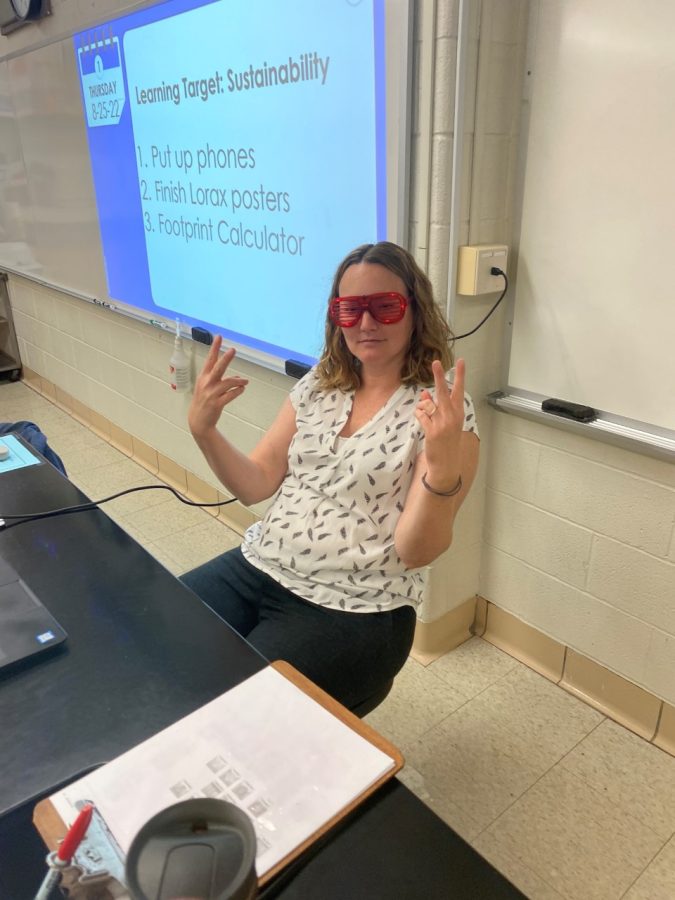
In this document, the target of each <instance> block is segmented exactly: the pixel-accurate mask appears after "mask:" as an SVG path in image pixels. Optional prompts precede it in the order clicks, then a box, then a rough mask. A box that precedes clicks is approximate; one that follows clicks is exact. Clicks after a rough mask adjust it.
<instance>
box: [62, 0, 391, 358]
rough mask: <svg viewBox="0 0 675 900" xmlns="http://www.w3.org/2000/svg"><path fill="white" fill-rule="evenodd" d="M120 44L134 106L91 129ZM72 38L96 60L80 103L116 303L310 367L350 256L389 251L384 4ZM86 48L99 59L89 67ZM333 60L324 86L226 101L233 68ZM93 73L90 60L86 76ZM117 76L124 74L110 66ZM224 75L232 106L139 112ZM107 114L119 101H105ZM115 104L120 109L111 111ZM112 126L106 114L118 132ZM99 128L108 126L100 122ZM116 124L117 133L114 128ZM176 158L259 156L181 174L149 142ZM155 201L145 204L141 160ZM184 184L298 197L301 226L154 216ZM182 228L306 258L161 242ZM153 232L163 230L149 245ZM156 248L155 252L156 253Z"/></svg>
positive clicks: (277, 6)
mask: <svg viewBox="0 0 675 900" xmlns="http://www.w3.org/2000/svg"><path fill="white" fill-rule="evenodd" d="M112 36H114V37H116V38H117V42H116V43H117V45H118V46H120V47H122V48H123V52H122V53H121V54H119V56H120V57H121V59H120V63H121V69H117V71H116V76H117V77H118V79H119V81H120V83H119V91H118V94H117V96H118V97H121V98H122V102H121V103H118V104H117V105H116V106H113V105H112V104H109V105H108V106H107V107H104V109H103V120H102V119H101V111H100V107H98V110H99V112H98V119H97V120H95V121H94V120H92V109H91V105H92V103H93V102H94V101H93V100H92V99H91V97H89V96H88V94H87V92H86V91H85V87H86V85H88V84H90V83H91V79H92V78H93V77H95V75H93V74H92V72H96V73H98V75H99V77H100V79H101V82H107V81H110V80H114V78H115V69H114V66H115V65H116V59H117V54H115V53H113V54H111V53H110V52H109V48H108V53H107V56H105V55H104V54H101V57H102V58H101V60H100V61H98V63H97V65H98V69H97V68H96V67H94V68H92V65H91V54H92V52H93V53H94V56H95V55H96V54H97V53H98V52H99V49H101V50H103V49H104V48H105V47H106V44H105V41H106V40H109V39H110V37H112ZM95 38H96V42H98V41H100V40H103V44H102V45H101V47H100V48H98V47H97V49H95V50H92V44H93V43H94V41H93V38H92V34H91V32H83V33H81V34H79V35H76V36H75V39H74V41H75V51H76V55H77V56H78V61H79V60H83V62H82V64H81V65H82V67H81V68H80V71H81V74H82V89H83V94H82V96H83V104H84V107H85V111H86V113H87V115H86V120H87V134H88V140H89V149H90V156H91V163H92V171H93V175H94V185H95V191H96V201H97V207H98V214H99V222H100V230H101V240H102V245H103V252H104V259H105V264H106V276H107V281H108V291H109V294H110V297H111V298H112V299H114V300H119V301H121V302H124V303H127V304H130V305H132V306H135V307H137V308H139V309H142V310H144V311H147V312H148V314H149V317H163V318H168V319H173V318H175V317H176V316H177V315H179V316H180V318H181V320H182V321H183V322H186V323H188V324H192V325H201V326H203V327H206V328H208V329H209V330H211V331H219V332H220V333H222V334H223V335H224V336H225V338H226V339H228V338H229V339H231V340H234V341H237V342H239V343H241V344H244V345H248V346H250V347H253V348H256V349H259V350H262V351H265V352H267V353H270V354H272V355H274V356H276V357H279V358H281V359H288V358H293V359H298V360H301V361H304V362H313V361H314V359H315V358H316V355H317V354H318V352H319V350H320V346H321V341H322V334H323V323H324V319H325V307H326V300H327V294H328V290H329V287H330V281H331V277H332V273H333V271H334V268H335V266H336V265H337V263H338V262H339V260H340V258H341V257H342V256H343V255H344V254H345V253H346V252H347V251H349V250H350V249H351V248H352V247H354V246H356V245H357V244H359V243H361V242H363V241H369V240H376V239H377V240H379V239H383V238H385V237H386V193H385V183H386V166H385V159H386V155H385V134H384V125H385V122H384V83H383V79H384V43H383V42H384V36H383V0H375V2H365V0H364V2H360V3H353V2H346V0H331V2H328V0H327V2H325V3H321V4H317V3H316V2H314V0H289V2H287V3H285V4H282V3H280V2H277V0H256V2H255V3H253V2H252V0H248V2H246V0H226V2H225V0H219V2H215V3H204V2H197V0H191V2H190V0H172V2H166V3H163V4H161V5H159V6H156V7H153V8H150V9H146V10H142V11H140V12H137V13H134V14H132V15H128V16H124V17H122V18H119V19H117V20H115V21H113V22H111V23H108V24H107V25H105V26H104V27H103V29H102V30H99V29H97V32H96V35H95ZM83 48H84V49H85V50H86V51H87V52H86V53H83V52H82V50H83ZM314 51H316V52H317V53H318V54H319V55H320V56H324V57H325V56H330V63H329V69H328V75H327V78H326V83H325V85H323V86H322V87H320V86H319V85H320V80H319V81H306V82H302V83H298V84H295V85H286V86H282V85H279V86H276V87H269V88H257V89H254V90H250V91H242V92H234V93H230V92H228V91H227V74H226V73H227V70H228V69H230V68H231V69H232V70H234V71H236V72H241V71H244V70H248V68H249V65H253V67H254V68H256V67H259V66H262V64H263V62H265V63H267V65H268V66H272V65H280V64H282V63H284V62H286V61H287V60H288V57H289V56H291V57H293V59H294V60H296V61H297V60H299V57H300V54H302V53H313V52H314ZM79 64H80V63H79V62H78V65H79ZM108 66H111V67H112V68H108ZM216 69H217V70H218V71H219V72H220V74H221V75H222V76H223V91H224V92H223V93H222V94H220V95H215V96H212V97H209V99H208V100H207V101H206V102H203V101H202V100H200V99H198V98H197V99H182V100H181V103H180V104H178V105H175V104H174V103H172V102H170V101H168V102H164V103H154V104H145V105H138V104H137V102H136V100H135V97H136V89H137V88H139V89H140V88H143V87H145V88H147V87H151V86H153V85H158V84H161V83H162V81H164V82H166V83H168V82H172V81H179V80H180V78H181V77H183V76H187V77H188V78H190V79H197V78H204V77H210V75H212V74H213V73H214V72H215V70H216ZM106 100H107V98H106ZM108 103H109V101H108ZM105 116H109V119H106V118H105ZM102 122H105V124H103V123H102ZM108 122H109V124H108ZM153 143H154V144H156V145H157V146H158V147H165V146H166V145H167V144H170V145H171V146H172V147H173V148H177V147H180V148H181V149H187V148H190V149H192V150H193V151H195V152H196V150H197V149H198V148H199V147H203V146H204V145H205V144H207V143H208V144H210V145H211V146H212V147H214V146H220V147H254V148H255V155H256V168H255V169H253V170H251V171H249V170H237V171H233V170H231V169H210V170H208V171H205V172H203V173H201V175H200V174H198V173H197V172H196V170H195V171H191V172H189V173H180V172H178V171H177V170H176V169H172V170H168V171H167V170H165V171H161V170H158V169H157V168H154V169H150V170H148V169H147V166H148V160H149V156H148V154H147V149H148V148H149V146H150V145H151V144H153ZM137 146H141V148H142V152H143V161H144V164H145V168H143V169H141V175H142V176H145V175H147V181H148V185H149V187H147V188H146V195H145V196H146V197H148V196H150V202H144V201H142V199H141V187H140V182H139V169H138V166H137V160H138V157H137V150H136V147H137ZM157 178H159V179H160V180H162V181H163V182H164V183H168V182H170V181H172V182H174V183H176V182H178V181H180V182H181V183H183V184H184V185H186V186H187V185H188V182H192V183H193V185H194V186H200V185H202V186H213V185H217V186H220V187H227V188H228V189H232V188H237V189H241V190H243V189H245V188H250V189H252V190H255V189H257V188H259V187H260V185H261V184H262V185H264V186H265V189H266V190H272V191H281V192H287V193H288V196H289V200H290V211H289V212H288V213H280V212H276V213H275V212H271V213H270V212H267V213H254V212H244V211H240V212H239V213H234V212H233V211H232V210H231V209H220V210H219V209H204V208H200V207H194V206H192V207H190V209H188V208H187V207H179V206H175V207H174V206H169V205H167V204H162V203H157V202H155V203H154V206H153V201H156V197H155V195H154V192H153V189H152V186H153V185H154V181H155V179H157ZM158 208H161V210H162V211H163V212H164V213H165V215H166V216H168V217H171V218H180V216H181V215H183V216H184V218H186V219H188V218H190V219H192V220H196V219H198V218H199V219H200V220H201V221H202V222H203V221H206V220H207V219H208V218H209V217H210V218H211V219H212V220H213V222H214V224H215V223H216V222H217V221H218V220H220V219H224V220H226V221H227V222H228V223H229V225H230V226H232V225H236V224H239V223H240V222H241V223H242V224H243V225H244V226H245V227H250V228H257V229H261V228H262V227H263V225H266V226H267V228H268V230H274V231H279V230H280V228H281V226H283V228H284V230H285V231H286V232H287V233H293V234H299V235H304V242H303V254H302V256H301V257H300V256H297V255H296V256H292V255H289V254H284V255H282V254H273V253H270V252H265V251H257V250H251V249H245V248H242V249H235V248H233V247H232V246H231V245H230V246H225V245H223V244H221V243H220V242H219V241H217V240H214V241H213V242H207V241H196V240H195V241H191V242H189V243H187V242H185V241H184V240H180V239H178V238H175V237H174V238H169V237H167V236H166V235H160V234H158V233H157V231H156V230H154V223H155V222H156V217H157V209H158ZM144 213H145V215H146V221H147V222H150V221H152V222H153V231H152V232H146V230H145V228H144ZM146 238H147V242H146Z"/></svg>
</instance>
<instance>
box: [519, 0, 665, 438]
mask: <svg viewBox="0 0 675 900" xmlns="http://www.w3.org/2000/svg"><path fill="white" fill-rule="evenodd" d="M532 17H533V18H532V22H531V41H530V60H529V65H528V71H529V73H530V74H528V75H527V76H526V78H527V91H528V94H529V97H526V100H529V102H527V103H526V107H527V111H528V114H527V117H528V118H529V122H527V127H526V130H525V139H524V142H523V150H524V152H523V157H522V165H523V175H522V183H523V192H522V215H521V228H520V236H519V241H518V244H519V246H518V248H517V249H518V268H517V279H516V289H515V306H514V318H513V334H512V342H511V352H510V361H509V374H508V383H509V386H510V388H512V389H515V390H522V391H524V392H531V393H532V394H535V395H541V396H544V397H557V398H561V399H565V400H569V401H572V402H576V403H582V404H587V405H589V406H592V407H594V408H595V409H598V410H601V411H605V412H607V413H610V414H614V415H616V416H618V417H624V418H626V419H630V420H635V421H637V422H643V423H648V424H649V425H651V426H655V427H656V428H662V429H671V430H675V399H674V394H673V385H674V384H675V352H674V350H673V340H674V338H675V303H674V302H673V299H672V298H673V287H672V284H673V273H672V267H673V263H672V260H673V256H674V250H675V228H674V226H673V217H674V213H675V177H674V175H673V161H674V160H675V4H673V3H669V2H665V0H642V2H640V3H635V2H634V0H592V2H588V0H539V2H537V3H534V4H533V8H532Z"/></svg>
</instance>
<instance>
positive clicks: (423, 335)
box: [183, 242, 478, 710]
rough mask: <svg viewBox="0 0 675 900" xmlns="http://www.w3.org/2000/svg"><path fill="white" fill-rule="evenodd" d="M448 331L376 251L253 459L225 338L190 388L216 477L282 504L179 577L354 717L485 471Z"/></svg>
mask: <svg viewBox="0 0 675 900" xmlns="http://www.w3.org/2000/svg"><path fill="white" fill-rule="evenodd" d="M450 338H451V333H450V330H449V328H448V326H447V324H446V322H445V321H444V319H443V318H442V316H441V314H440V312H439V310H438V308H437V307H436V305H435V303H434V300H433V294H432V288H431V284H430V282H429V280H428V278H427V277H426V276H425V275H424V273H423V272H422V271H421V269H420V268H419V266H418V265H417V264H416V262H415V260H414V259H413V258H412V256H411V255H410V254H409V253H408V252H407V251H405V250H403V249H402V248H401V247H398V246H396V245H395V244H391V243H388V242H381V243H378V244H365V245H363V246H361V247H358V248H357V249H356V250H354V251H353V252H352V253H350V254H349V255H348V256H347V257H346V258H345V259H344V260H343V262H342V263H341V264H340V266H339V267H338V269H337V272H336V274H335V278H334V281H333V286H332V289H331V295H330V301H329V307H328V312H327V319H326V337H325V348H324V351H323V354H322V356H321V359H320V361H319V363H318V364H317V366H316V367H315V368H314V369H312V370H311V371H310V372H309V373H308V374H307V375H305V377H304V378H302V379H301V380H300V381H299V382H298V383H297V384H296V385H295V386H294V388H293V389H292V391H291V393H290V395H289V397H288V398H287V400H286V401H285V402H284V404H283V406H282V408H281V411H280V412H279V414H278V416H277V418H276V420H275V421H274V423H273V424H272V426H271V427H270V429H269V431H268V432H267V433H266V434H265V436H264V437H263V438H262V440H261V441H260V443H259V444H258V445H257V447H256V448H255V449H254V450H253V452H252V453H250V454H249V455H248V456H246V455H244V454H243V453H240V452H239V451H238V450H236V449H235V448H234V447H233V446H232V445H231V444H230V443H229V442H228V441H227V440H226V439H225V438H224V437H223V436H222V435H221V434H220V433H219V432H218V430H217V428H216V425H217V422H218V419H219V417H220V414H221V413H222V410H223V408H224V407H225V406H226V405H227V404H228V403H231V402H232V401H233V400H235V399H236V398H237V397H239V396H240V395H241V394H242V393H243V391H244V390H245V387H246V379H244V378H240V377H236V376H230V375H228V374H227V368H228V366H229V364H230V362H231V361H232V358H233V356H234V350H232V349H229V350H227V351H226V352H225V353H224V354H223V355H222V357H220V359H219V358H218V352H219V349H220V344H221V339H220V338H216V339H215V341H214V343H213V345H212V347H211V350H210V352H209V354H208V357H207V359H206V362H205V364H204V368H203V370H202V372H201V374H200V376H199V379H198V381H197V384H196V387H195V393H194V397H193V400H192V404H191V406H190V411H189V415H188V421H189V426H190V430H191V432H192V434H193V436H194V438H195V440H196V442H197V444H198V445H199V447H200V449H201V451H202V452H203V454H204V456H205V457H206V460H207V462H208V463H209V465H210V467H211V468H212V469H213V471H214V473H215V474H216V475H217V476H218V478H219V479H220V480H221V481H222V483H223V484H224V485H225V487H226V488H227V489H228V490H229V491H231V492H232V494H234V495H235V496H236V497H238V498H239V500H240V501H241V502H242V503H244V504H246V505H249V504H253V503H258V502H259V501H261V500H265V499H267V498H269V497H271V496H272V495H274V494H276V496H275V499H274V500H273V502H272V504H271V505H270V507H269V509H268V511H267V514H266V515H265V517H264V519H263V520H262V521H261V522H258V523H256V524H255V525H253V526H252V527H251V528H249V529H248V531H247V532H246V535H245V537H244V541H243V544H242V546H241V548H239V549H237V550H232V551H229V552H228V553H225V554H223V555H222V556H220V557H218V558H217V559H215V560H212V561H211V562H209V563H207V564H206V565H204V566H200V567H199V568H198V569H195V570H193V571H192V572H189V573H188V574H186V575H185V576H183V581H184V582H185V583H186V584H187V585H188V586H189V587H191V588H192V589H193V590H194V591H195V592H196V593H197V594H198V595H199V596H200V597H201V598H202V599H203V600H204V601H205V602H206V603H207V604H208V605H209V606H210V607H211V608H212V609H213V610H215V612H217V613H218V614H219V615H221V616H222V617H223V618H224V619H225V620H226V621H227V622H229V623H230V624H231V625H232V626H233V627H234V628H235V629H236V630H237V631H239V632H240V634H242V635H244V636H245V637H246V638H247V640H248V641H249V642H250V643H251V644H252V645H253V646H254V647H256V648H257V649H258V650H259V651H260V652H261V653H262V654H263V655H264V656H265V657H267V659H270V660H274V659H285V660H287V661H288V662H290V663H292V664H293V665H294V666H295V667H296V668H297V669H299V670H300V671H302V672H303V673H304V674H305V675H307V676H308V677H309V678H311V679H312V680H313V681H315V682H316V683H317V684H318V685H320V686H321V687H322V688H324V690H326V691H328V693H330V694H332V695H333V696H334V697H335V698H336V699H338V700H339V701H340V702H342V703H343V704H345V705H346V706H348V707H350V708H352V709H356V710H359V708H362V707H363V705H367V704H368V701H369V698H372V697H374V696H376V695H378V694H379V695H381V696H383V695H384V693H386V687H387V685H388V684H390V683H391V680H392V679H393V677H394V675H395V674H396V673H397V672H398V671H399V669H400V668H401V667H402V666H403V664H404V662H405V660H406V658H407V655H408V652H409V650H410V646H411V644H412V639H413V634H414V627H415V618H416V617H415V608H416V607H417V606H418V605H419V603H420V601H421V598H422V593H423V589H424V583H425V579H426V570H425V568H424V567H426V566H428V565H429V564H430V563H431V562H433V561H434V560H435V559H436V558H437V557H438V556H439V555H440V554H441V553H442V552H443V551H444V550H446V549H447V547H449V546H450V542H451V540H452V528H453V522H454V519H455V515H456V514H457V510H458V509H459V507H460V505H461V503H462V501H463V500H464V498H465V496H466V494H467V492H468V490H469V488H470V486H471V483H472V481H473V479H474V476H475V473H476V468H477V464H478V437H477V431H476V427H475V419H474V414H473V406H472V404H471V400H470V399H469V398H468V397H466V396H465V394H464V363H463V361H462V360H459V361H458V362H457V368H456V370H455V376H454V383H453V384H452V385H451V386H450V385H449V384H448V382H447V381H446V375H445V373H446V370H447V369H449V368H450V366H451V364H452V359H451V353H450V350H449V347H448V340H449V339H450ZM431 385H433V391H432V390H430V387H431Z"/></svg>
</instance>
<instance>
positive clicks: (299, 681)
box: [33, 661, 404, 887]
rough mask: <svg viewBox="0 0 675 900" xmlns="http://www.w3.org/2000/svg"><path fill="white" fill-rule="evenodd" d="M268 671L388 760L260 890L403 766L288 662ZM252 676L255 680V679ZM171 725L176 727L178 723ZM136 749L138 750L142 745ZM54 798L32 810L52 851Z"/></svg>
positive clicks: (58, 828)
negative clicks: (379, 771) (375, 775)
mask: <svg viewBox="0 0 675 900" xmlns="http://www.w3.org/2000/svg"><path fill="white" fill-rule="evenodd" d="M270 669H271V670H274V671H275V672H276V673H278V674H280V675H281V676H283V678H284V679H285V681H286V682H288V683H290V684H291V685H293V686H294V687H295V688H297V689H298V690H299V691H300V692H301V693H302V694H303V695H305V698H307V697H308V698H310V699H311V700H312V701H314V703H315V704H317V705H318V707H320V708H321V709H322V710H324V711H327V712H328V713H330V716H331V717H332V718H333V719H335V720H337V722H339V723H341V725H343V726H345V727H346V728H347V729H349V731H350V732H353V733H355V734H356V735H358V736H359V737H360V738H362V739H363V740H364V741H365V742H366V744H367V745H370V746H371V747H372V748H375V749H376V750H377V751H380V753H382V754H384V756H385V757H387V760H388V767H387V769H386V771H384V772H383V773H382V774H381V775H380V776H379V777H377V778H376V779H375V780H374V781H372V782H371V783H369V784H366V785H364V786H363V787H362V788H361V789H359V790H358V792H357V793H356V795H355V796H354V797H353V798H351V799H350V800H348V801H346V802H344V803H343V804H341V805H340V806H339V808H338V809H337V810H336V811H334V812H333V813H332V814H331V815H330V816H327V817H326V818H325V819H323V820H322V821H321V822H320V824H319V825H318V827H315V828H312V829H311V830H310V831H308V833H306V834H305V835H304V837H303V838H302V840H299V841H298V842H297V843H295V845H294V846H293V847H292V849H290V850H289V852H287V853H286V854H285V855H284V856H283V857H282V858H281V859H279V860H278V862H276V863H275V864H274V865H272V866H271V867H269V868H267V869H266V870H265V871H263V873H262V875H259V878H258V884H259V886H260V887H262V886H264V885H265V884H267V883H268V882H269V881H270V880H271V879H273V878H274V877H275V876H276V875H278V874H279V873H280V872H281V871H282V870H283V869H285V868H286V866H288V864H289V863H291V862H293V861H294V860H296V859H297V858H298V857H299V856H301V854H302V853H303V852H304V851H306V850H308V849H309V848H310V847H311V846H312V845H313V844H314V843H315V842H316V841H318V840H319V839H321V838H322V837H323V836H324V835H326V833H327V832H328V831H330V829H331V828H333V827H334V826H335V825H336V824H337V823H338V822H340V821H341V820H342V819H344V817H345V816H347V815H348V814H349V813H350V812H352V811H353V810H354V809H356V808H357V807H358V806H359V805H360V804H361V803H362V802H363V801H364V800H365V799H366V798H367V797H369V796H371V794H373V793H374V792H375V791H377V790H378V788H380V787H381V786H382V785H383V784H384V783H385V782H387V781H388V780H389V779H390V778H392V777H393V776H394V775H396V773H397V772H399V771H400V770H401V768H402V767H403V764H404V760H403V756H402V754H401V752H400V751H399V750H398V749H397V748H396V747H395V746H394V745H393V744H391V743H390V742H389V741H388V740H386V738H384V737H383V736H382V735H380V734H379V733H378V732H376V731H375V730H374V729H373V728H371V727H370V726H369V725H367V724H365V723H364V722H362V721H361V720H360V719H359V718H357V717H356V716H355V715H354V714H353V713H351V712H350V711H349V710H347V709H346V708H345V707H344V706H342V705H341V704H340V703H338V702H337V701H336V700H334V699H333V698H332V697H330V696H329V695H328V694H327V693H326V692H325V691H323V690H322V689H321V688H319V687H318V686H317V685H315V684H314V683H313V682H311V681H310V680H309V679H308V678H306V677H305V676H304V675H302V674H301V673H300V672H298V670H297V669H295V668H294V667H293V666H291V665H290V664H289V663H286V662H284V661H277V662H274V663H272V664H271V665H270V666H269V667H267V670H262V671H263V672H264V671H268V670H270ZM259 674H260V673H259ZM252 677H253V678H255V676H252ZM249 681H250V679H249ZM238 687H241V685H238V686H237V687H235V688H233V689H232V691H229V692H227V693H228V694H232V693H233V692H235V691H237V688H238ZM223 696H226V695H223ZM209 705H210V704H207V706H209ZM204 709H206V707H204ZM192 715H194V713H193V714H190V716H187V717H185V720H181V721H187V720H189V719H190V718H191V716H192ZM175 724H176V725H177V724H179V723H175ZM170 727H171V726H170ZM336 727H338V726H336ZM166 730H168V729H166ZM166 730H165V731H166ZM162 734H164V732H160V733H159V735H156V736H155V738H159V736H160V735H162ZM149 740H152V739H149ZM146 743H147V742H146ZM139 746H141V747H142V746H143V745H139ZM364 746H366V745H364ZM136 749H137V748H133V750H136ZM133 750H132V751H129V753H131V752H133ZM125 755H126V754H125ZM113 762H114V761H113ZM99 771H100V770H99ZM66 790H67V789H66ZM62 793H63V792H62V791H61V792H59V794H62ZM57 796H58V795H52V797H49V798H47V799H44V800H42V801H40V803H38V804H37V806H36V807H35V810H34V815H33V822H34V824H35V826H36V828H37V830H38V832H39V833H40V835H41V837H42V839H43V840H44V842H45V844H47V846H48V848H49V849H50V850H54V849H55V848H56V847H57V846H58V842H59V840H61V839H62V838H63V836H64V834H65V832H66V830H67V829H66V823H65V822H64V821H63V818H62V817H61V815H60V813H59V810H58V809H57V807H56V806H55V803H54V802H53V801H54V799H55V798H57ZM148 818H149V817H148ZM117 850H118V853H119V848H117ZM118 870H119V866H118Z"/></svg>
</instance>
